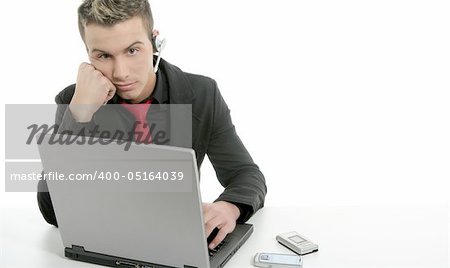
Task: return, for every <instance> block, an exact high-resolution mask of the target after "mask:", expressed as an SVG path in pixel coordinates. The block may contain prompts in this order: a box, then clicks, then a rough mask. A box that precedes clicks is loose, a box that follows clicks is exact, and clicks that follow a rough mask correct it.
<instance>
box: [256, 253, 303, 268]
mask: <svg viewBox="0 0 450 268" xmlns="http://www.w3.org/2000/svg"><path fill="white" fill-rule="evenodd" d="M253 265H255V266H257V267H267V268H269V267H270V268H275V267H279V268H300V267H302V265H303V260H302V256H299V255H295V254H280V253H256V255H255V257H254V258H253Z"/></svg>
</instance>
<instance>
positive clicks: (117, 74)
mask: <svg viewBox="0 0 450 268" xmlns="http://www.w3.org/2000/svg"><path fill="white" fill-rule="evenodd" d="M112 75H113V79H114V81H126V80H127V78H128V75H129V70H128V67H127V64H126V62H125V61H124V60H123V59H119V58H117V59H116V60H115V61H114V67H113V72H112Z"/></svg>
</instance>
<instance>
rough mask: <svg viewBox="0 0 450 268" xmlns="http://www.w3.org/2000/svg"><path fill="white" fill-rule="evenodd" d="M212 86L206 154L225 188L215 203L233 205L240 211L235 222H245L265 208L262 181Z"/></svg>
mask: <svg viewBox="0 0 450 268" xmlns="http://www.w3.org/2000/svg"><path fill="white" fill-rule="evenodd" d="M213 81H214V80H213ZM213 87H214V108H213V126H212V131H211V137H210V140H209V144H208V147H207V154H208V157H209V159H210V161H211V164H212V165H213V167H214V169H215V171H216V174H217V177H218V179H219V182H220V183H221V184H222V186H224V187H225V190H224V192H223V193H222V194H221V195H220V196H219V197H218V198H217V200H216V201H219V200H222V201H228V202H231V203H234V204H236V205H237V206H238V208H239V210H240V211H241V217H239V219H238V222H245V221H247V220H248V219H249V218H250V217H251V216H252V215H253V214H254V213H255V212H256V211H257V210H258V209H260V208H262V207H263V206H264V199H265V196H266V193H267V187H266V183H265V178H264V175H263V174H262V172H261V171H260V169H259V167H258V166H257V165H256V164H255V163H254V162H253V159H252V158H251V156H250V154H249V152H248V151H247V149H246V148H245V146H244V144H243V143H242V141H241V139H240V138H239V136H238V135H237V133H236V129H235V127H234V125H233V123H232V120H231V116H230V110H229V109H228V107H227V105H226V103H225V101H224V99H223V98H222V96H221V94H220V91H219V89H218V87H217V83H216V82H215V81H214V82H213Z"/></svg>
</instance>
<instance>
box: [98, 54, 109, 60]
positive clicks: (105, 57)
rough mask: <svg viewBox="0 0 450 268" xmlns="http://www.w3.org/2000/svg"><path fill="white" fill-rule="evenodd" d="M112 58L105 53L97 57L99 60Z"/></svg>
mask: <svg viewBox="0 0 450 268" xmlns="http://www.w3.org/2000/svg"><path fill="white" fill-rule="evenodd" d="M110 57H111V56H110V55H109V54H105V53H103V54H99V55H98V56H97V58H99V59H108V58H110Z"/></svg>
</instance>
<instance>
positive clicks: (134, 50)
mask: <svg viewBox="0 0 450 268" xmlns="http://www.w3.org/2000/svg"><path fill="white" fill-rule="evenodd" d="M138 51H139V50H138V49H137V48H130V49H128V54H130V55H134V54H136V53H137V52H138Z"/></svg>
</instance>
